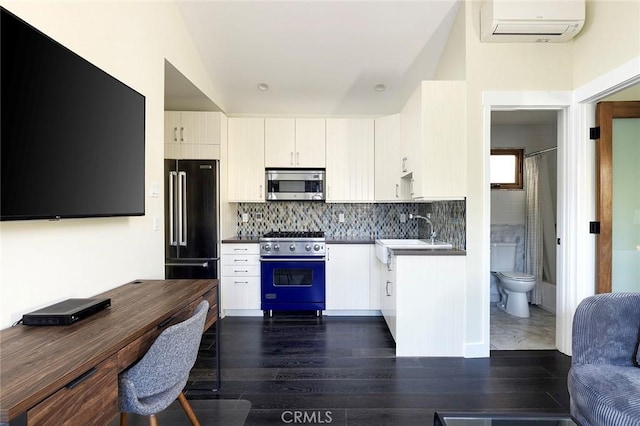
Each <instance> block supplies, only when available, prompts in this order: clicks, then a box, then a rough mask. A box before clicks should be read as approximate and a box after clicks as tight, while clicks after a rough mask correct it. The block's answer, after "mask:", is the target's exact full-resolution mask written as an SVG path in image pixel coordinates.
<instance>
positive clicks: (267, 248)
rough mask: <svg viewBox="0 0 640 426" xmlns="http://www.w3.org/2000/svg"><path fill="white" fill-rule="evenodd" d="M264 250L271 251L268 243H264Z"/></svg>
mask: <svg viewBox="0 0 640 426" xmlns="http://www.w3.org/2000/svg"><path fill="white" fill-rule="evenodd" d="M263 248H264V251H271V246H270V245H269V244H265V245H264V247H263Z"/></svg>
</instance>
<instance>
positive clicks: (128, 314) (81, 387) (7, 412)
mask: <svg viewBox="0 0 640 426" xmlns="http://www.w3.org/2000/svg"><path fill="white" fill-rule="evenodd" d="M96 297H110V298H111V307H110V308H107V309H106V310H104V311H101V312H99V313H97V314H95V315H93V316H91V317H89V318H86V319H84V320H81V321H79V322H78V323H76V324H73V325H70V326H55V327H53V326H51V327H50V326H46V327H42V326H39V327H34V326H24V325H20V326H16V327H12V328H8V329H5V330H1V331H0V422H2V423H8V422H11V424H25V423H26V424H29V425H31V424H34V425H35V424H38V425H40V424H51V425H63V424H69V425H80V424H106V423H108V422H110V421H111V420H112V419H113V417H114V416H115V415H116V414H117V412H118V403H117V400H118V373H120V372H121V371H123V370H125V369H126V368H127V367H129V366H130V365H132V364H133V363H135V362H136V361H137V360H138V359H139V358H140V357H141V356H142V355H144V354H145V353H146V351H147V350H148V349H149V346H151V344H152V343H153V341H154V340H155V338H156V337H157V336H158V335H159V334H160V332H162V330H163V329H165V328H166V327H168V326H170V325H172V324H175V323H177V322H180V321H183V320H184V319H186V318H188V317H189V316H191V314H192V313H193V311H194V309H195V307H196V306H197V305H198V303H200V301H202V300H208V301H209V305H210V307H209V314H208V315H207V321H206V325H205V330H206V329H207V328H209V327H210V326H211V325H212V324H214V323H215V322H216V320H217V318H218V280H139V281H134V282H132V283H128V284H125V285H123V286H120V287H117V288H115V289H113V290H110V291H107V292H105V293H102V294H99V295H96Z"/></svg>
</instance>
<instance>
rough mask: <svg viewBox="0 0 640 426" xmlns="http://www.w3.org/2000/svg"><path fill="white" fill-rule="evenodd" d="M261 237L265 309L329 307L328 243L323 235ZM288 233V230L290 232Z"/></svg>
mask: <svg viewBox="0 0 640 426" xmlns="http://www.w3.org/2000/svg"><path fill="white" fill-rule="evenodd" d="M269 235H273V234H267V235H266V236H265V237H263V238H261V239H260V254H261V257H260V264H261V267H260V268H261V290H262V291H261V294H262V299H261V309H262V310H263V311H269V313H272V311H303V310H315V311H317V313H321V311H323V310H325V256H324V253H325V247H324V246H325V244H324V234H322V238H321V239H320V238H318V237H317V238H315V239H310V238H309V237H307V238H303V237H298V238H297V239H292V237H286V238H287V239H286V240H285V239H284V237H278V238H276V237H273V236H271V237H269ZM287 235H288V234H287Z"/></svg>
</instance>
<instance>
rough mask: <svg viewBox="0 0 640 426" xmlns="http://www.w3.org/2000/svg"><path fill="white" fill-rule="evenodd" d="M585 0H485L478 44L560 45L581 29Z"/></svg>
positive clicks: (481, 12) (481, 13)
mask: <svg viewBox="0 0 640 426" xmlns="http://www.w3.org/2000/svg"><path fill="white" fill-rule="evenodd" d="M584 16H585V0H488V1H486V2H485V3H484V4H483V5H482V8H481V11H480V41H487V42H512V43H514V42H515V43H561V42H565V41H568V40H571V39H572V38H573V37H574V36H575V35H576V34H578V33H579V32H580V30H581V29H582V26H583V25H584Z"/></svg>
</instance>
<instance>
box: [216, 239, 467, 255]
mask: <svg viewBox="0 0 640 426" xmlns="http://www.w3.org/2000/svg"><path fill="white" fill-rule="evenodd" d="M382 239H384V238H382ZM259 242H260V236H259V235H244V236H241V237H231V238H223V239H222V243H223V244H258V243H259ZM325 242H326V244H375V243H376V241H375V240H372V239H371V238H369V237H328V238H327V239H326V241H325ZM389 250H391V253H393V255H394V256H466V255H467V252H466V251H465V250H460V249H450V250H443V249H389Z"/></svg>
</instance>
